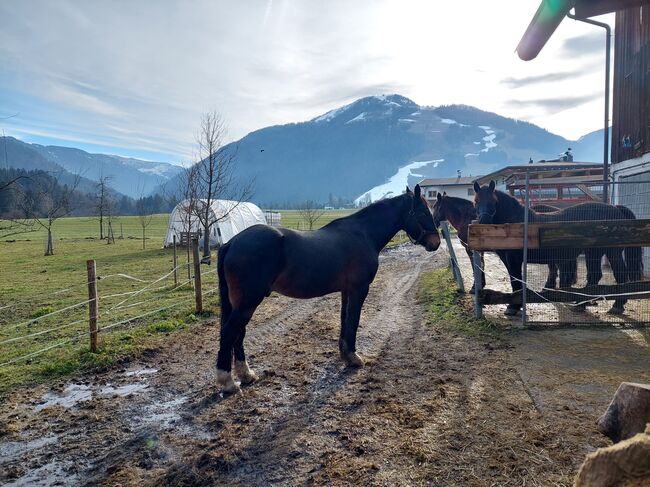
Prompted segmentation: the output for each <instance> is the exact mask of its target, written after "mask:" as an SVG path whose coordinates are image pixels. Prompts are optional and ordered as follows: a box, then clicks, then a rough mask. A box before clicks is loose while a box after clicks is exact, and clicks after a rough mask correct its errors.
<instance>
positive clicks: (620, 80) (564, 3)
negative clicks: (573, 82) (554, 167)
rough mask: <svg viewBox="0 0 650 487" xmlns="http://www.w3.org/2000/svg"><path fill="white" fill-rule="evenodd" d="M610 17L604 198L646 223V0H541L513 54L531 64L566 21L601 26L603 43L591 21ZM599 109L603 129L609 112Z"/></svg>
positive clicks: (649, 85)
mask: <svg viewBox="0 0 650 487" xmlns="http://www.w3.org/2000/svg"><path fill="white" fill-rule="evenodd" d="M572 9H574V12H575V14H573V15H572V14H571V13H570V11H571V10H572ZM612 12H615V13H616V21H615V34H616V35H615V36H614V89H613V93H612V94H613V104H612V105H613V114H612V138H611V140H612V144H611V145H612V146H611V162H612V164H611V167H608V156H609V154H607V144H608V141H607V138H606V137H605V154H604V159H605V160H604V163H605V166H604V169H605V170H604V173H603V178H604V180H605V181H607V183H606V184H607V186H610V184H609V182H611V183H612V184H611V191H608V192H607V193H605V194H606V195H608V197H607V198H606V199H607V200H608V201H610V202H611V203H613V204H616V205H624V206H626V207H628V208H629V209H631V210H632V211H633V212H634V214H635V215H636V217H637V218H650V0H558V1H553V2H550V1H547V0H544V1H542V2H541V4H540V6H539V8H538V10H537V12H536V14H535V16H534V18H533V19H532V21H531V23H530V25H529V26H528V29H527V30H526V32H525V34H524V36H523V37H522V39H521V41H520V43H519V45H518V46H517V53H518V54H519V57H520V58H521V59H523V60H525V61H529V60H531V59H534V58H535V57H536V56H537V55H538V54H539V52H540V51H541V50H542V48H543V47H544V45H545V44H546V42H547V41H548V39H549V38H550V37H551V36H552V35H553V32H555V29H557V27H558V26H559V24H560V23H561V22H562V20H564V18H565V17H567V16H569V17H571V18H575V19H577V20H580V21H584V22H587V23H590V24H593V25H596V26H599V27H605V28H606V31H605V32H606V33H607V36H608V39H609V36H610V29H609V26H607V25H605V24H602V23H599V22H595V21H594V20H593V19H591V17H594V16H598V15H602V14H606V13H612ZM608 42H609V41H608ZM608 57H609V53H608ZM607 83H609V79H608V81H607ZM608 86H609V85H608V84H607V87H608ZM608 95H609V93H606V96H608ZM606 99H607V98H606ZM605 105H606V109H605V124H604V125H607V124H608V122H609V120H608V112H607V110H608V109H609V108H608V104H607V103H605ZM648 250H649V249H647V248H646V249H645V252H644V267H645V273H646V275H650V252H649V251H648Z"/></svg>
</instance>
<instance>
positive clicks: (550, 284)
mask: <svg viewBox="0 0 650 487" xmlns="http://www.w3.org/2000/svg"><path fill="white" fill-rule="evenodd" d="M557 274H558V265H557V264H556V263H555V262H552V263H549V264H548V277H547V278H546V283H545V284H544V287H545V288H546V289H555V283H556V282H557Z"/></svg>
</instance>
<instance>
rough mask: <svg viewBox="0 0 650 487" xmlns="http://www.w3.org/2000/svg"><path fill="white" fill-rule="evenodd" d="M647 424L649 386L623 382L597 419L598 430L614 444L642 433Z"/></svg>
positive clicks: (649, 401) (649, 404) (649, 402)
mask: <svg viewBox="0 0 650 487" xmlns="http://www.w3.org/2000/svg"><path fill="white" fill-rule="evenodd" d="M649 422H650V385H648V384H634V383H631V382H623V383H622V384H621V385H620V386H618V389H617V390H616V394H614V398H613V399H612V402H611V403H610V404H609V407H608V408H607V411H605V414H603V415H602V416H601V417H600V418H599V419H598V429H599V430H600V431H601V433H603V434H604V435H605V436H608V437H609V438H610V439H611V440H612V441H613V442H614V443H616V442H618V441H621V440H626V439H628V438H632V437H633V436H634V435H636V434H637V433H642V432H643V430H644V429H645V425H646V423H649Z"/></svg>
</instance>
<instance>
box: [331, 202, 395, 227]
mask: <svg viewBox="0 0 650 487" xmlns="http://www.w3.org/2000/svg"><path fill="white" fill-rule="evenodd" d="M407 195H408V193H403V194H400V195H398V196H393V197H392V198H384V199H382V200H379V201H375V202H374V203H370V204H369V205H368V206H366V207H364V208H361V209H360V210H358V211H355V212H354V213H352V214H351V215H348V216H343V217H341V218H337V219H336V220H332V221H331V222H330V223H328V224H327V225H325V226H324V227H323V228H327V227H329V226H332V225H334V224H337V223H340V222H342V221H348V220H351V219H364V218H366V217H369V216H374V215H376V214H377V213H381V212H383V211H382V210H388V209H390V208H393V207H395V206H396V205H395V203H396V202H398V201H400V202H401V201H403V200H405V199H406V198H407V197H408V196H407Z"/></svg>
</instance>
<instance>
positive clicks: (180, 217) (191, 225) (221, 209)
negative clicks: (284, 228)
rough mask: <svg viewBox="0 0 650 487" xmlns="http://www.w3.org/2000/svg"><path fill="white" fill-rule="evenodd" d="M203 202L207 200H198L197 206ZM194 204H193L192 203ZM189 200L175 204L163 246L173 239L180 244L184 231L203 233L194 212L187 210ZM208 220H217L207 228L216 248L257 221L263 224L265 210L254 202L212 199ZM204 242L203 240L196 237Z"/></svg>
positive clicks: (212, 245)
mask: <svg viewBox="0 0 650 487" xmlns="http://www.w3.org/2000/svg"><path fill="white" fill-rule="evenodd" d="M201 204H202V205H206V204H207V200H199V205H201ZM195 206H196V205H195ZM190 209H191V205H190V202H189V201H188V200H185V201H181V202H180V203H179V204H177V205H176V206H175V207H174V209H173V210H172V213H171V215H170V217H169V226H168V227H167V235H166V236H165V247H169V246H171V245H173V243H174V235H176V242H177V243H179V244H180V243H181V241H182V238H181V237H182V235H181V234H183V233H188V232H189V233H197V234H200V235H203V228H202V225H201V222H200V221H199V218H198V217H197V216H196V214H195V213H196V212H192V211H190ZM210 211H211V217H210V218H211V220H218V221H217V223H215V224H213V225H212V227H211V228H210V247H217V246H219V245H222V244H225V243H227V242H228V241H229V240H230V239H231V238H233V237H234V236H235V235H237V234H238V233H239V232H241V231H242V230H245V229H246V228H248V227H251V226H253V225H257V224H259V223H261V224H263V225H265V224H266V219H265V218H264V212H262V210H260V209H259V208H258V207H257V206H256V205H254V204H253V203H248V202H238V201H230V200H214V201H212V203H211V205H210ZM199 244H200V245H201V246H202V245H203V239H202V238H200V239H199Z"/></svg>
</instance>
